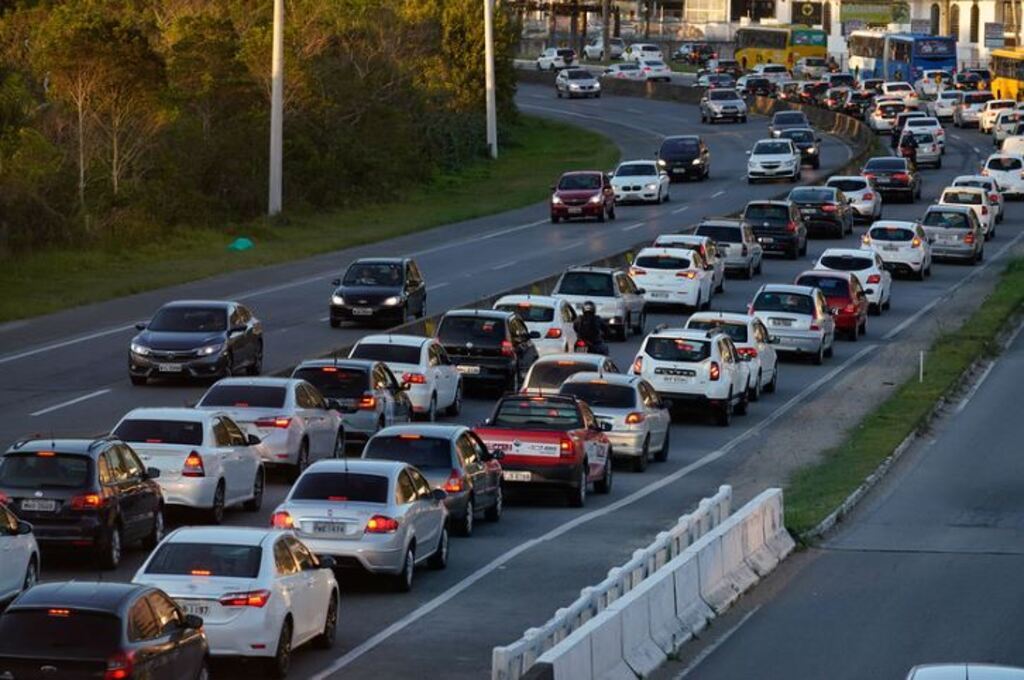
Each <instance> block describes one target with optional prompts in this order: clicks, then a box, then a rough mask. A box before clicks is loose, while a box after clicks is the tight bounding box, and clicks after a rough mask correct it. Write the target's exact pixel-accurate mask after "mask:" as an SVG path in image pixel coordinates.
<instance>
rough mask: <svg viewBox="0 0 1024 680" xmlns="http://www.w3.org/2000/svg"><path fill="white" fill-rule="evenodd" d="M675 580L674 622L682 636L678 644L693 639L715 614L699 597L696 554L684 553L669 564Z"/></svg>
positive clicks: (698, 574) (698, 569) (691, 552)
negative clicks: (677, 623)
mask: <svg viewBox="0 0 1024 680" xmlns="http://www.w3.org/2000/svg"><path fill="white" fill-rule="evenodd" d="M669 569H671V571H672V578H673V579H674V580H675V586H676V588H675V597H676V602H675V604H676V620H678V621H679V626H680V630H681V631H682V632H683V633H684V636H683V637H682V638H681V639H680V642H686V640H687V639H689V638H690V637H695V636H696V635H698V634H699V633H700V632H701V631H702V630H704V628H705V627H706V626H707V625H708V621H710V620H711V619H713V618H715V612H714V611H712V609H711V607H709V606H708V605H707V603H706V602H705V601H704V599H703V598H701V596H700V568H699V560H698V559H697V554H696V553H695V552H693V551H690V550H688V551H686V552H685V553H684V554H681V555H680V556H679V557H677V558H676V559H675V560H673V561H672V563H670V566H669Z"/></svg>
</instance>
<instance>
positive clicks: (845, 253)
mask: <svg viewBox="0 0 1024 680" xmlns="http://www.w3.org/2000/svg"><path fill="white" fill-rule="evenodd" d="M826 255H830V256H833V257H864V258H867V259H869V260H870V259H872V257H873V255H874V253H873V252H871V251H870V250H860V249H859V248H826V249H825V252H823V253H822V254H821V257H825V256H826ZM821 257H819V258H818V259H819V260H820V259H821Z"/></svg>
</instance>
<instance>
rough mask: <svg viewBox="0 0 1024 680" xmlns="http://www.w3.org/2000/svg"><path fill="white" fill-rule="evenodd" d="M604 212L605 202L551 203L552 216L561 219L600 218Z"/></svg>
mask: <svg viewBox="0 0 1024 680" xmlns="http://www.w3.org/2000/svg"><path fill="white" fill-rule="evenodd" d="M603 213H604V204H603V203H591V202H589V201H588V202H586V203H584V204H583V205H566V204H564V203H552V204H551V216H552V217H557V218H558V219H561V220H569V219H574V218H588V217H589V218H598V217H600V216H601V215H602V214H603Z"/></svg>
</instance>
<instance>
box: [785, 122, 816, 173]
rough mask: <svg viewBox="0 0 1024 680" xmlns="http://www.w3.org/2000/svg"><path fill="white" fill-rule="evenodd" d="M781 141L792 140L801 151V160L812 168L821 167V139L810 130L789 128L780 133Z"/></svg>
mask: <svg viewBox="0 0 1024 680" xmlns="http://www.w3.org/2000/svg"><path fill="white" fill-rule="evenodd" d="M779 138H780V139H792V140H793V146H795V147H796V148H797V149H799V150H800V160H801V161H802V162H803V163H805V164H808V165H810V166H811V167H812V168H820V167H821V137H819V136H818V133H816V132H815V131H814V130H812V129H810V128H789V129H787V130H783V131H782V132H781V133H779Z"/></svg>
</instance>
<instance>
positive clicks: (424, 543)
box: [405, 467, 445, 560]
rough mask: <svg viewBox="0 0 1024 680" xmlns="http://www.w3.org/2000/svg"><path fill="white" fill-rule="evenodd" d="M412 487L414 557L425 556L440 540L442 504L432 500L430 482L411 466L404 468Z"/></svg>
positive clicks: (442, 515) (431, 551)
mask: <svg viewBox="0 0 1024 680" xmlns="http://www.w3.org/2000/svg"><path fill="white" fill-rule="evenodd" d="M405 472H406V473H408V475H409V479H410V480H411V481H412V484H413V487H415V489H416V500H415V501H414V502H413V506H414V507H415V517H414V519H413V522H414V524H415V526H416V545H417V546H420V547H419V548H418V549H417V551H416V552H417V555H416V559H417V560H419V559H421V558H425V557H426V556H427V555H430V554H432V553H433V552H434V550H435V548H437V542H438V541H439V540H440V535H441V527H443V526H444V517H445V515H444V512H445V511H444V504H442V503H439V502H437V501H435V500H434V496H433V492H432V491H431V488H430V482H428V481H427V480H426V478H425V477H424V476H423V475H422V474H420V471H419V470H417V469H416V468H413V467H407V468H405Z"/></svg>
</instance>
